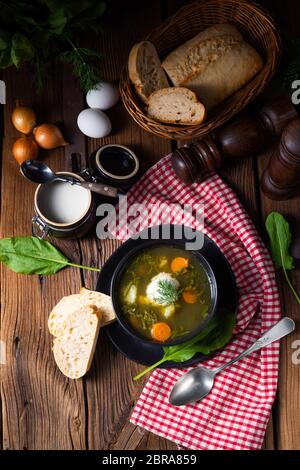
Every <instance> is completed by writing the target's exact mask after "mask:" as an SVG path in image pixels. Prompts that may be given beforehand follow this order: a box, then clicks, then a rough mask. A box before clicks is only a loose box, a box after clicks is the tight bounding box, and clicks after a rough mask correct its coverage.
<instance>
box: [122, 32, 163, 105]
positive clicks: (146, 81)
mask: <svg viewBox="0 0 300 470" xmlns="http://www.w3.org/2000/svg"><path fill="white" fill-rule="evenodd" d="M128 72H129V78H130V80H131V82H132V84H133V85H134V87H135V90H136V92H137V94H138V95H139V96H140V98H141V99H142V100H143V102H144V103H148V98H149V96H150V95H151V93H152V92H153V91H155V90H159V89H160V88H166V87H168V86H169V84H168V80H167V77H166V74H165V72H164V70H163V68H162V65H161V63H160V60H159V57H158V54H157V51H156V49H155V47H154V45H153V44H152V43H151V42H149V41H142V42H139V43H137V44H135V45H134V46H133V47H132V49H131V51H130V53H129V58H128Z"/></svg>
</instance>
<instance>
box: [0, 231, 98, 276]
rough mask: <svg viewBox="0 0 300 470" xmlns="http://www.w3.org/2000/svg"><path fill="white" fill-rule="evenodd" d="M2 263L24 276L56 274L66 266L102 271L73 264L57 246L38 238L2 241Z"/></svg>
mask: <svg viewBox="0 0 300 470" xmlns="http://www.w3.org/2000/svg"><path fill="white" fill-rule="evenodd" d="M0 261H1V262H2V263H4V264H6V266H8V267H9V268H10V269H11V270H12V271H14V272H16V273H22V274H55V273H56V272H58V271H60V270H61V269H63V268H65V267H66V266H75V267H78V268H83V269H91V270H93V271H100V269H98V268H89V267H87V266H81V265H78V264H74V263H71V262H70V261H69V260H68V258H66V257H65V256H64V255H63V254H62V253H61V252H60V251H59V250H58V249H57V248H55V246H53V245H52V244H51V243H49V242H47V241H45V240H39V239H38V238H36V237H11V238H3V239H2V240H0Z"/></svg>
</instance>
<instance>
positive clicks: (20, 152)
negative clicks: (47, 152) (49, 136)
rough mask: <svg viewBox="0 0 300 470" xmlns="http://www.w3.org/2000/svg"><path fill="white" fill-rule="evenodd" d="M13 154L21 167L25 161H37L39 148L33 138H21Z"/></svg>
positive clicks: (14, 147)
mask: <svg viewBox="0 0 300 470" xmlns="http://www.w3.org/2000/svg"><path fill="white" fill-rule="evenodd" d="M12 154H13V156H14V158H15V159H16V160H17V162H18V163H19V165H21V164H22V163H23V162H24V161H25V160H36V159H37V157H38V155H39V148H38V146H37V144H36V143H35V141H34V140H33V139H32V138H31V137H27V136H24V137H20V138H19V139H18V140H16V141H15V143H14V145H13V146H12Z"/></svg>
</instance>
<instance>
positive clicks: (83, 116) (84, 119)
mask: <svg viewBox="0 0 300 470" xmlns="http://www.w3.org/2000/svg"><path fill="white" fill-rule="evenodd" d="M77 125H78V127H79V129H80V130H81V132H82V133H83V134H85V135H87V136H88V137H93V138H94V139H99V138H101V137H105V136H106V135H108V134H109V133H110V131H111V122H110V119H109V118H108V117H107V116H106V114H105V113H103V111H100V109H91V108H88V109H84V110H83V111H81V113H79V115H78V118H77Z"/></svg>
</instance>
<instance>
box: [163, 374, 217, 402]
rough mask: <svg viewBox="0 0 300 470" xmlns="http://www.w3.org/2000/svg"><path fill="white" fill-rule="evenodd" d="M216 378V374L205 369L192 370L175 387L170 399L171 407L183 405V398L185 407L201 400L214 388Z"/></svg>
mask: <svg viewBox="0 0 300 470" xmlns="http://www.w3.org/2000/svg"><path fill="white" fill-rule="evenodd" d="M214 378H215V372H214V371H213V370H210V369H206V368H205V367H197V368H196V369H192V370H190V371H189V372H187V374H185V375H183V376H182V377H181V378H180V379H179V380H178V381H177V382H176V385H175V386H174V387H173V389H172V391H171V394H170V397H169V401H170V403H171V405H175V406H180V405H182V404H183V403H182V397H184V404H185V405H187V404H189V403H194V402H195V401H197V400H201V399H202V398H204V397H205V396H206V395H207V394H208V393H209V392H210V390H211V389H212V388H213V385H214Z"/></svg>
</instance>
